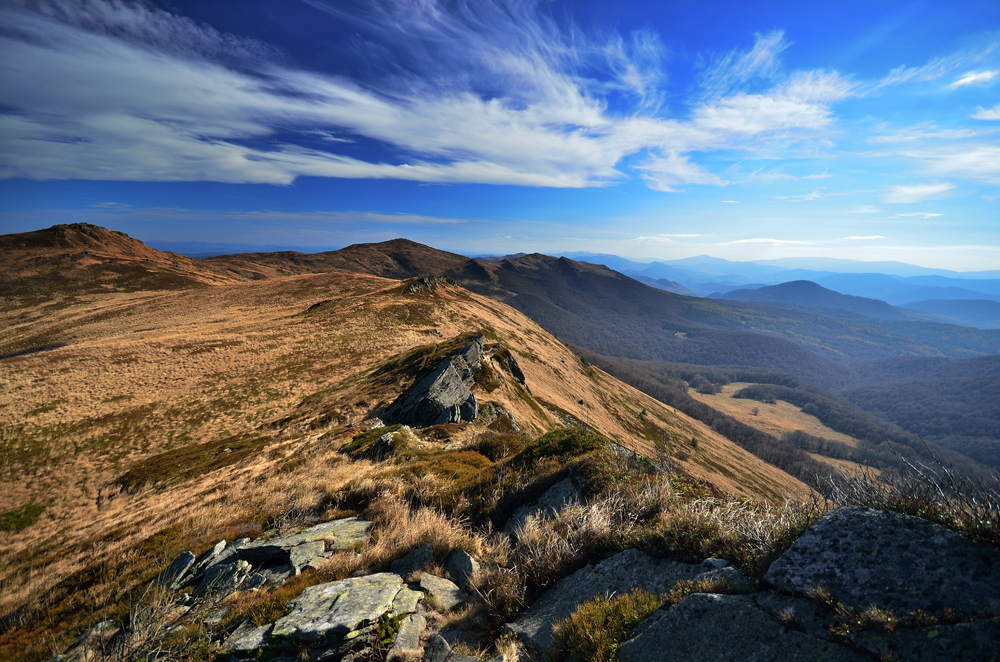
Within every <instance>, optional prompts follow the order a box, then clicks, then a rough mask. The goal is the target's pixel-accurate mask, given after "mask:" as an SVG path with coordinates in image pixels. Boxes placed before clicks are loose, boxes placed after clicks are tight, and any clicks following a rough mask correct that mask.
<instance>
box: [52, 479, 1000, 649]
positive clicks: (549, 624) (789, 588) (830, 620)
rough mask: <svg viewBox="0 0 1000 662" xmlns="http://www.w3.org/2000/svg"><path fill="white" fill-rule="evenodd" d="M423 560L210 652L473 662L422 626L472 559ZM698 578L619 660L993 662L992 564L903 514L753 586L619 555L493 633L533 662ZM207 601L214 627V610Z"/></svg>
mask: <svg viewBox="0 0 1000 662" xmlns="http://www.w3.org/2000/svg"><path fill="white" fill-rule="evenodd" d="M561 491H562V490H561V489H560V490H557V492H561ZM564 503H565V502H564ZM370 527H371V523H370V522H367V521H365V520H363V519H361V518H356V517H352V518H346V519H340V520H335V521H331V522H326V523H323V524H319V525H317V526H314V527H311V528H308V529H305V530H304V531H300V532H298V533H295V534H292V535H286V536H280V537H275V538H273V539H270V540H257V541H249V540H241V541H237V542H234V543H233V544H231V545H224V544H223V543H220V544H219V545H216V547H215V548H213V549H212V550H210V551H209V552H208V553H207V554H205V555H203V556H202V557H201V558H199V559H196V558H195V557H194V555H193V554H190V553H187V552H185V553H183V554H181V555H180V556H179V557H178V558H177V559H176V560H175V561H174V562H173V563H171V564H170V566H168V567H167V568H166V569H165V570H164V571H163V572H162V573H160V575H159V576H158V578H157V580H156V581H157V582H158V583H159V585H160V586H163V587H165V588H168V589H170V588H171V587H178V586H179V587H181V588H182V589H188V590H189V589H191V588H193V587H194V589H195V590H194V595H205V596H208V595H212V594H213V593H212V592H213V591H214V592H215V593H214V594H215V595H217V596H218V595H225V594H226V593H232V592H234V591H245V590H255V589H256V588H260V587H261V586H263V585H264V583H263V582H266V583H272V584H275V585H278V584H281V583H282V582H283V581H284V580H285V579H286V578H288V577H291V576H292V575H293V574H295V573H296V572H298V571H299V570H308V569H309V568H314V567H317V566H318V565H319V564H320V563H321V561H322V557H323V556H324V555H329V554H331V553H332V552H333V551H334V550H347V549H350V548H351V547H352V546H354V545H355V544H357V543H358V542H360V541H363V540H364V539H365V538H366V536H367V534H368V530H369V528H370ZM321 546H322V550H321V549H320V547H321ZM303 559H306V560H305V561H303ZM432 562H433V554H432V550H431V548H430V546H429V545H421V546H419V547H417V548H415V549H413V550H411V551H410V553H408V554H406V555H404V556H403V557H401V558H400V559H398V560H397V561H396V562H395V563H394V564H393V565H392V571H390V572H373V571H370V574H361V575H355V576H351V577H348V578H346V579H341V580H339V581H332V582H327V583H321V584H316V585H313V586H308V587H307V588H305V589H304V590H303V591H302V592H301V593H300V594H299V595H298V597H296V598H295V599H294V600H292V601H291V602H290V603H289V604H288V605H287V608H286V612H285V613H284V615H282V616H280V617H279V618H276V619H275V620H274V621H272V622H270V623H263V624H255V623H253V622H251V621H245V622H242V623H239V624H237V625H235V626H230V628H229V629H228V630H227V631H226V632H224V633H223V636H222V638H221V639H218V640H217V645H218V646H219V648H220V650H221V651H224V652H225V653H227V654H228V659H229V660H233V661H240V660H245V661H247V662H249V661H250V660H260V659H274V660H293V659H306V658H308V659H309V660H312V661H315V662H321V661H323V662H326V661H329V662H336V661H341V660H342V661H348V660H350V661H352V662H360V661H362V660H364V661H374V660H394V661H399V660H408V661H414V662H415V661H418V660H425V661H434V662H437V661H444V662H473V661H476V660H480V659H481V658H476V657H473V656H470V655H467V654H466V652H467V651H468V650H470V649H475V648H477V647H483V646H485V647H488V646H490V644H491V643H492V642H491V641H488V640H487V641H482V640H477V639H476V638H475V636H473V635H470V634H468V633H465V632H463V631H462V630H459V629H454V628H453V629H446V630H445V631H443V632H437V631H436V629H435V628H433V627H432V626H431V625H430V624H431V623H432V622H434V619H433V618H431V612H432V611H439V612H442V613H444V612H448V611H451V610H456V609H461V608H462V606H463V605H464V604H465V603H467V602H469V601H474V600H475V599H476V598H475V595H474V593H473V592H472V591H470V590H469V589H468V586H469V584H470V583H471V582H474V580H475V575H476V573H477V572H478V568H479V562H478V561H477V560H475V559H473V558H472V557H471V556H469V555H468V554H467V553H466V552H464V551H461V550H455V551H453V552H452V553H451V555H450V556H449V557H448V558H447V560H446V561H445V564H444V565H445V567H446V568H447V572H448V573H449V574H450V576H451V579H448V578H447V577H442V576H439V575H436V574H432V573H428V572H427V571H426V570H422V569H424V568H433V567H434V566H432V565H431V564H432ZM704 579H722V580H725V584H723V586H726V585H728V586H727V588H725V589H724V590H722V592H720V593H694V594H691V595H689V596H687V597H686V598H684V599H683V600H681V601H680V602H678V603H676V604H673V605H672V606H666V607H663V608H661V609H659V610H657V611H656V612H654V613H653V614H651V615H650V616H649V617H648V618H646V619H645V620H644V621H642V622H641V623H639V624H638V625H637V626H636V627H635V628H634V629H633V630H632V631H631V633H629V634H628V635H627V636H626V637H625V638H624V640H623V641H621V642H619V646H618V649H617V657H618V659H619V660H620V661H621V662H659V661H663V660H670V661H671V662H684V661H694V660H706V659H711V660H723V661H724V660H734V661H736V660H791V659H795V660H806V661H810V660H817V661H818V660H823V661H827V660H831V661H834V662H854V661H862V660H875V659H883V660H886V659H893V660H901V661H906V660H920V661H927V662H946V661H948V662H950V661H952V660H966V661H970V662H975V661H979V660H983V661H986V660H995V659H997V658H998V653H997V651H1000V616H998V615H1000V597H998V596H1000V552H998V550H997V549H996V548H995V547H992V546H990V545H987V544H982V543H977V542H974V541H972V540H970V539H968V538H966V537H964V536H962V535H960V534H958V533H955V532H953V531H950V530H947V529H945V528H943V527H941V526H939V525H937V524H933V523H930V522H927V521H925V520H921V519H918V518H916V517H911V516H908V515H901V514H898V513H885V512H877V511H872V510H868V509H864V508H857V507H846V508H839V509H836V510H833V511H830V512H829V513H827V514H826V515H825V516H824V517H822V518H821V519H820V520H819V521H818V522H817V523H816V524H815V525H814V526H813V527H811V528H810V529H809V530H808V531H806V532H805V533H804V534H803V535H802V536H801V537H800V538H799V539H798V540H797V541H796V542H795V543H793V544H792V545H791V547H790V548H789V549H788V550H786V551H785V552H784V554H782V555H781V556H780V557H779V558H778V559H777V560H775V561H774V562H773V563H772V564H771V567H770V568H769V569H768V571H767V572H766V574H765V577H764V581H763V582H762V584H761V585H760V586H758V585H757V583H756V582H754V581H753V580H751V579H749V578H747V577H745V576H744V575H743V574H742V573H741V572H740V571H739V570H738V569H737V568H735V567H733V565H732V564H731V563H730V562H729V561H726V560H725V559H714V558H713V559H707V560H705V561H704V562H702V563H700V564H699V563H680V562H675V561H670V560H664V559H655V558H652V557H650V556H648V555H647V554H645V553H643V552H641V551H639V550H636V549H627V550H625V551H622V552H619V553H617V554H614V555H612V556H610V557H608V558H606V559H604V560H601V561H598V562H595V563H592V564H590V565H588V566H586V567H584V568H582V569H580V570H578V571H576V572H574V573H572V574H570V575H568V576H566V577H564V578H563V579H561V580H559V581H558V582H556V583H555V584H553V585H552V586H551V587H550V588H549V589H548V590H546V591H544V592H543V593H542V594H541V595H540V596H539V597H538V598H537V599H536V600H535V602H534V603H533V604H532V605H531V606H529V607H528V608H527V609H526V610H525V611H524V612H523V613H522V614H521V615H520V616H518V617H517V618H515V619H514V620H513V621H512V622H510V623H508V624H507V625H506V626H505V628H504V634H505V636H507V637H512V638H514V639H515V640H516V641H518V642H519V646H521V649H520V650H521V651H522V652H523V653H525V654H526V656H524V657H522V659H524V660H535V659H539V660H540V659H544V657H545V656H546V654H547V653H548V652H550V651H551V650H552V646H553V643H554V637H553V626H555V625H556V624H558V623H559V622H561V621H563V620H564V619H566V618H568V617H569V616H571V615H572V614H573V613H574V611H575V610H576V609H577V608H578V607H579V606H580V605H581V604H583V603H585V602H588V601H590V600H593V599H594V598H595V597H598V596H604V597H611V596H614V595H623V594H626V593H629V592H630V591H632V590H634V589H636V588H642V589H645V590H647V591H649V592H651V593H654V594H663V593H666V592H668V591H670V590H671V589H673V588H675V587H676V586H677V584H678V582H680V581H682V580H692V581H698V580H704ZM460 585H461V586H463V587H466V590H465V591H463V590H462V588H460ZM181 602H182V603H183V602H185V601H181ZM186 602H187V603H188V604H190V603H191V598H187V600H186ZM217 604H222V605H223V606H222V607H219V608H216V616H214V618H215V619H216V621H218V619H219V618H221V616H219V615H218V612H219V611H220V610H224V609H226V607H225V603H217ZM185 608H186V607H181V610H182V611H181V613H183V609H185ZM205 622H210V621H209V620H208V619H206V620H205ZM437 622H440V619H438V620H437ZM438 627H440V626H438ZM127 635H128V632H127V631H123V630H122V628H121V627H120V626H119V625H118V624H116V623H113V622H102V623H99V624H98V625H97V626H95V627H94V628H92V629H91V630H90V631H88V632H86V633H84V634H83V635H81V637H80V638H79V639H78V640H77V642H76V643H75V645H74V648H72V649H71V651H70V656H71V657H75V658H81V657H83V658H85V657H86V656H87V652H86V649H87V648H88V647H93V646H98V645H100V646H102V647H105V648H107V647H108V646H109V645H112V646H113V644H114V641H115V638H116V637H123V636H127ZM480 636H481V635H480ZM459 644H462V645H463V646H464V647H465V648H464V649H462V648H458V645H459ZM453 647H454V648H453ZM63 657H64V659H65V658H66V656H63ZM504 659H506V658H504V657H503V655H497V656H496V657H494V658H492V659H491V662H502V661H503V660H504Z"/></svg>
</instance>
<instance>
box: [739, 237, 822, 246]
mask: <svg viewBox="0 0 1000 662" xmlns="http://www.w3.org/2000/svg"><path fill="white" fill-rule="evenodd" d="M727 243H729V244H766V245H768V246H798V245H807V244H813V243H815V242H812V241H797V240H794V239H772V238H769V237H755V238H753V239H737V240H736V241H730V242H727Z"/></svg>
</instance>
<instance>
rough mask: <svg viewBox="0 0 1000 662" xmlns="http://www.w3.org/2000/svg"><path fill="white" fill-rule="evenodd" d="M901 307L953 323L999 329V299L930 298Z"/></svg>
mask: <svg viewBox="0 0 1000 662" xmlns="http://www.w3.org/2000/svg"><path fill="white" fill-rule="evenodd" d="M903 308H906V309H909V310H919V311H921V312H924V313H929V314H931V315H937V316H939V317H942V318H944V319H947V320H949V321H950V322H952V323H954V324H961V325H962V326H971V327H974V328H977V329H1000V301H990V300H988V299H958V300H947V299H930V300H928V301H911V302H910V303H907V304H904V305H903Z"/></svg>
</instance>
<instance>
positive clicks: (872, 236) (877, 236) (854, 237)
mask: <svg viewBox="0 0 1000 662" xmlns="http://www.w3.org/2000/svg"><path fill="white" fill-rule="evenodd" d="M874 239H888V237H885V236H883V235H880V234H870V235H867V236H864V237H860V236H858V235H851V236H850V237H844V238H843V239H842V240H841V241H872V240H874Z"/></svg>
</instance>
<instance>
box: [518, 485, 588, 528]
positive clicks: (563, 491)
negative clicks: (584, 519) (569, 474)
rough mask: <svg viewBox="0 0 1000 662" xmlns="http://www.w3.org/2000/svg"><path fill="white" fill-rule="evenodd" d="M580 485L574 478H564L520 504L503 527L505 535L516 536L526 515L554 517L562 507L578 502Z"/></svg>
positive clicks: (522, 525) (526, 517)
mask: <svg viewBox="0 0 1000 662" xmlns="http://www.w3.org/2000/svg"><path fill="white" fill-rule="evenodd" d="M580 499H581V494H580V485H579V483H578V482H577V480H576V479H575V478H566V479H564V480H561V481H559V482H558V483H556V484H555V485H553V486H552V487H550V488H549V489H547V490H545V492H544V493H543V494H542V496H540V497H538V501H536V502H535V503H532V504H527V505H524V506H521V507H520V508H518V509H517V510H515V511H514V514H513V515H511V516H510V519H509V520H507V523H506V524H505V525H504V527H503V532H504V533H506V534H507V535H511V536H516V535H517V532H518V530H520V529H521V528H523V527H524V524H525V523H526V522H527V521H528V517H530V516H531V515H535V516H538V517H554V516H555V515H556V514H557V513H558V512H559V511H560V510H562V509H563V508H566V507H569V506H573V505H576V504H579V503H580Z"/></svg>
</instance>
